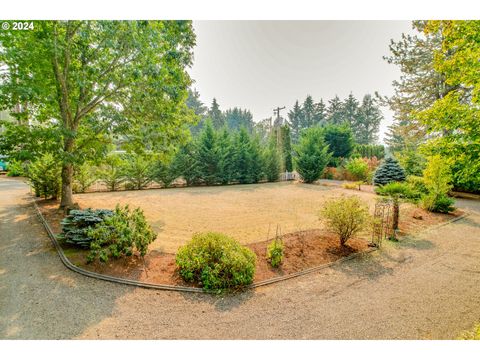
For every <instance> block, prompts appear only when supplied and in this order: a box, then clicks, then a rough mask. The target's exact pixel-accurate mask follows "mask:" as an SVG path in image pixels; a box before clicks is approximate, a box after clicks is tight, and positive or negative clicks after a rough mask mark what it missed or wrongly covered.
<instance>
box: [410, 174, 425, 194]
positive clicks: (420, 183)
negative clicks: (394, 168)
mask: <svg viewBox="0 0 480 360" xmlns="http://www.w3.org/2000/svg"><path fill="white" fill-rule="evenodd" d="M407 184H408V185H409V186H410V188H411V189H412V191H414V192H416V193H417V194H426V193H427V192H428V190H427V187H426V185H425V181H424V180H423V177H421V176H414V175H410V176H407Z"/></svg>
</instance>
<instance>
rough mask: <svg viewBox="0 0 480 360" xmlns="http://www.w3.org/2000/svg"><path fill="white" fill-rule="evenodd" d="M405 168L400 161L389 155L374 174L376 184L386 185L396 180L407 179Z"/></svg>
mask: <svg viewBox="0 0 480 360" xmlns="http://www.w3.org/2000/svg"><path fill="white" fill-rule="evenodd" d="M405 179H406V176H405V170H403V168H402V167H401V166H400V164H399V163H398V161H397V160H396V159H395V158H393V157H391V156H389V157H386V158H385V160H384V161H383V163H382V164H381V165H380V166H379V167H378V168H377V170H376V171H375V175H374V176H373V184H374V185H385V184H388V183H391V182H394V181H405Z"/></svg>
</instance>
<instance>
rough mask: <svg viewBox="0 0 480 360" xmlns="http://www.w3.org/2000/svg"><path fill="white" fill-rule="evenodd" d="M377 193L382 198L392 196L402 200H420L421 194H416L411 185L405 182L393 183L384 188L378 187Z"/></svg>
mask: <svg viewBox="0 0 480 360" xmlns="http://www.w3.org/2000/svg"><path fill="white" fill-rule="evenodd" d="M375 192H376V193H377V194H378V195H381V196H390V197H393V198H402V199H409V200H415V199H418V198H419V194H418V193H416V192H415V191H414V190H413V189H412V187H411V185H410V184H408V183H405V182H391V183H388V184H386V185H383V186H377V187H376V188H375Z"/></svg>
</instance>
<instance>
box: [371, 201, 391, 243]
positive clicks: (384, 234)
mask: <svg viewBox="0 0 480 360" xmlns="http://www.w3.org/2000/svg"><path fill="white" fill-rule="evenodd" d="M391 236H393V202H392V200H390V199H383V200H379V201H377V203H376V204H375V213H374V215H373V231H372V244H374V245H375V246H377V247H380V245H381V243H382V241H383V240H384V239H388V238H390V237H391Z"/></svg>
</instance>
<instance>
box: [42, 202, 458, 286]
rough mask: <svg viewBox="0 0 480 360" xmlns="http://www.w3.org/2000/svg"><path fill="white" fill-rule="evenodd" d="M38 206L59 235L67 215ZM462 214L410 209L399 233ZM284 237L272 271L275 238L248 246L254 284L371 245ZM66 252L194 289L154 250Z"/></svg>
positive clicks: (119, 272) (323, 235) (98, 266)
mask: <svg viewBox="0 0 480 360" xmlns="http://www.w3.org/2000/svg"><path fill="white" fill-rule="evenodd" d="M37 204H38V206H39V208H40V211H41V212H42V214H43V215H44V216H45V218H46V220H47V221H48V223H49V224H50V227H51V228H52V231H53V232H54V233H55V234H58V233H60V232H61V225H60V221H61V220H62V219H63V217H64V214H63V212H62V211H60V210H59V209H58V202H56V201H52V200H40V201H38V202H37ZM462 214H463V212H462V211H460V210H456V211H455V212H454V213H452V214H433V213H429V212H427V211H425V210H422V209H419V208H412V209H407V210H406V211H403V212H401V218H400V224H399V227H400V234H401V235H407V234H414V233H416V232H418V231H420V230H423V229H425V228H428V227H430V226H433V225H436V224H441V223H444V222H446V221H448V220H451V219H453V218H455V217H458V216H461V215H462ZM414 216H415V218H414ZM282 238H283V243H284V254H285V256H284V259H283V262H282V264H281V265H280V266H279V267H278V268H273V267H272V266H271V265H270V263H269V262H267V260H266V251H267V246H268V244H269V243H270V242H271V241H272V239H269V240H266V241H261V242H257V243H253V244H249V245H246V246H247V247H249V248H250V249H252V250H253V251H254V252H255V254H256V256H257V262H256V270H255V279H254V282H258V281H263V280H267V279H271V278H274V277H278V276H283V275H288V274H293V273H296V272H299V271H302V270H306V269H308V268H312V267H314V266H319V265H322V264H327V263H331V262H333V261H336V260H338V259H341V258H343V257H345V256H348V255H351V254H353V253H358V252H362V251H365V250H367V249H368V243H369V241H368V240H366V239H364V238H353V239H350V240H349V241H348V242H347V244H346V246H341V245H340V242H339V240H338V237H337V236H336V235H335V234H332V233H329V232H328V231H325V230H321V229H313V230H306V231H299V232H294V233H289V234H285V235H283V237H282ZM64 251H65V255H66V256H67V257H68V258H69V259H70V261H71V262H72V263H73V264H75V265H76V266H79V267H82V268H84V269H86V270H90V271H94V272H97V273H100V274H106V275H111V276H116V277H121V278H127V279H134V280H139V281H144V282H149V283H156V284H166V285H180V286H193V285H192V284H188V283H185V282H184V281H183V280H182V278H181V277H180V275H179V274H178V271H177V268H176V266H175V254H169V253H162V252H159V251H156V250H153V251H150V252H149V253H148V254H147V255H146V256H145V259H144V260H142V259H141V258H140V257H139V256H136V255H134V256H131V257H128V258H121V259H116V260H112V261H110V262H109V263H107V264H104V263H101V262H99V261H96V262H94V263H91V264H87V263H86V256H87V254H88V250H79V249H77V248H72V247H68V246H65V247H64Z"/></svg>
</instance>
